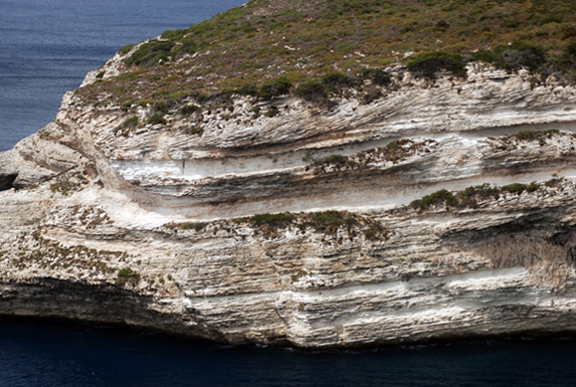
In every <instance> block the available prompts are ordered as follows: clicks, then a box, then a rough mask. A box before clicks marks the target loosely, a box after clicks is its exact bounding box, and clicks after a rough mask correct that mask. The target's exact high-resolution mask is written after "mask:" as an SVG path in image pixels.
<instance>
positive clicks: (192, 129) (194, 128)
mask: <svg viewBox="0 0 576 387" xmlns="http://www.w3.org/2000/svg"><path fill="white" fill-rule="evenodd" d="M186 133H187V134H191V135H194V134H202V133H204V129H203V128H201V127H200V126H196V125H192V126H191V127H190V128H189V129H188V130H187V131H186Z"/></svg>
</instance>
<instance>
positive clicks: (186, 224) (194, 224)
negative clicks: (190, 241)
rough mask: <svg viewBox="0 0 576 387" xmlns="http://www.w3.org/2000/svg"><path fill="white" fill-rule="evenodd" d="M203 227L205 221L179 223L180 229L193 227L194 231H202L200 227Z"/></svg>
mask: <svg viewBox="0 0 576 387" xmlns="http://www.w3.org/2000/svg"><path fill="white" fill-rule="evenodd" d="M204 227H206V223H182V224H180V228H181V229H182V230H191V229H194V230H195V231H202V229H203V228H204Z"/></svg>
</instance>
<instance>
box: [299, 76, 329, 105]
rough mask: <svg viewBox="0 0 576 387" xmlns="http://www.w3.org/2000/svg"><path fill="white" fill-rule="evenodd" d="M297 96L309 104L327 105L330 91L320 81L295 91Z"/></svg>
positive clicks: (312, 82) (308, 83) (308, 82)
mask: <svg viewBox="0 0 576 387" xmlns="http://www.w3.org/2000/svg"><path fill="white" fill-rule="evenodd" d="M295 94H296V96H298V97H300V98H302V99H303V100H305V101H308V102H314V103H325V102H326V101H328V90H327V88H326V86H325V85H324V84H322V83H321V82H320V81H319V80H311V81H307V82H305V83H303V84H301V85H300V86H299V87H298V88H297V89H296V91H295Z"/></svg>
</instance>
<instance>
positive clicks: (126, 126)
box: [114, 116, 140, 137]
mask: <svg viewBox="0 0 576 387" xmlns="http://www.w3.org/2000/svg"><path fill="white" fill-rule="evenodd" d="M139 124H140V118H138V116H132V117H130V118H128V119H126V120H125V121H124V122H123V123H122V124H121V125H120V126H118V127H117V128H116V129H114V134H115V135H118V133H121V134H122V135H123V136H124V137H128V135H129V134H130V132H131V131H132V130H134V129H135V128H137V127H138V125H139Z"/></svg>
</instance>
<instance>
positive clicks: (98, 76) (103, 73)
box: [96, 71, 106, 79]
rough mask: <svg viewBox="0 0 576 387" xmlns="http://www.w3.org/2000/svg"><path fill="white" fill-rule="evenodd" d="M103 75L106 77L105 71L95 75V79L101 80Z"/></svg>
mask: <svg viewBox="0 0 576 387" xmlns="http://www.w3.org/2000/svg"><path fill="white" fill-rule="evenodd" d="M104 75H106V71H100V72H99V73H98V74H96V78H97V79H102V78H104Z"/></svg>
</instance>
